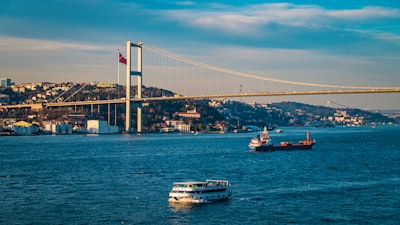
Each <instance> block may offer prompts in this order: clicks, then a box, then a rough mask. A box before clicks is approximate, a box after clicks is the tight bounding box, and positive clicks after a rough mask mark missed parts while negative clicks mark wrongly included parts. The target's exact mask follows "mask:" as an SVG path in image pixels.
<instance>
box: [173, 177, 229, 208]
mask: <svg viewBox="0 0 400 225" xmlns="http://www.w3.org/2000/svg"><path fill="white" fill-rule="evenodd" d="M229 186H230V184H229V182H228V181H227V180H206V181H205V182H204V181H186V182H175V183H174V186H173V187H172V190H171V192H169V198H168V201H169V202H175V203H176V202H182V203H207V202H214V201H221V200H227V199H230V197H231V195H232V193H231V191H230V189H229Z"/></svg>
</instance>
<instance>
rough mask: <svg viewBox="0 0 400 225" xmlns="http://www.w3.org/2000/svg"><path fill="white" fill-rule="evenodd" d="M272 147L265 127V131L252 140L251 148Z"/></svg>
mask: <svg viewBox="0 0 400 225" xmlns="http://www.w3.org/2000/svg"><path fill="white" fill-rule="evenodd" d="M270 145H272V144H271V138H270V137H269V134H268V130H267V128H266V127H264V131H263V132H261V134H260V135H258V136H257V137H254V138H252V139H251V140H250V143H249V148H250V149H256V148H258V147H260V146H270Z"/></svg>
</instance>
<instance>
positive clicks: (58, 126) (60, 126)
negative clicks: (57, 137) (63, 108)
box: [43, 122, 72, 134]
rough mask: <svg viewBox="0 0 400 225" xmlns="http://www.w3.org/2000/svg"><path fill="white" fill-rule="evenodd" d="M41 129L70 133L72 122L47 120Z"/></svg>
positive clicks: (55, 132)
mask: <svg viewBox="0 0 400 225" xmlns="http://www.w3.org/2000/svg"><path fill="white" fill-rule="evenodd" d="M43 131H45V132H48V133H51V134H72V124H68V123H54V122H47V123H46V124H45V126H44V129H43Z"/></svg>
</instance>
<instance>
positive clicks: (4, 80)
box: [0, 78, 11, 87]
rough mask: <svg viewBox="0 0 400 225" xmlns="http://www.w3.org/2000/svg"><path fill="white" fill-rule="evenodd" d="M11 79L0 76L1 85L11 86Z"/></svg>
mask: <svg viewBox="0 0 400 225" xmlns="http://www.w3.org/2000/svg"><path fill="white" fill-rule="evenodd" d="M10 86H11V79H10V78H0V87H10Z"/></svg>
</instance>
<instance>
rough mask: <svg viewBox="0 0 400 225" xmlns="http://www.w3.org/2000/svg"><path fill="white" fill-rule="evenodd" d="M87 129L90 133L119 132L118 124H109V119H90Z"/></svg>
mask: <svg viewBox="0 0 400 225" xmlns="http://www.w3.org/2000/svg"><path fill="white" fill-rule="evenodd" d="M86 127H87V131H88V132H89V133H90V134H115V133H119V129H118V127H117V126H108V124H107V121H103V120H88V121H87V126H86Z"/></svg>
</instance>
